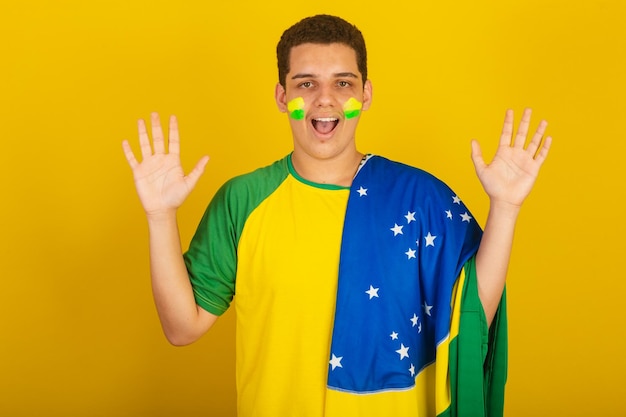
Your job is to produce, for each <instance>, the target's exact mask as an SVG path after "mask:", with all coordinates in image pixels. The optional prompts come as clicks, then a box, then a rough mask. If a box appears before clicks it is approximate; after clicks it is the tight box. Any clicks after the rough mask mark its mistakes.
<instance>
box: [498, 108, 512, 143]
mask: <svg viewBox="0 0 626 417" xmlns="http://www.w3.org/2000/svg"><path fill="white" fill-rule="evenodd" d="M512 137H513V110H511V109H508V110H507V111H506V113H505V115H504V124H503V125H502V134H501V135H500V146H511V138H512Z"/></svg>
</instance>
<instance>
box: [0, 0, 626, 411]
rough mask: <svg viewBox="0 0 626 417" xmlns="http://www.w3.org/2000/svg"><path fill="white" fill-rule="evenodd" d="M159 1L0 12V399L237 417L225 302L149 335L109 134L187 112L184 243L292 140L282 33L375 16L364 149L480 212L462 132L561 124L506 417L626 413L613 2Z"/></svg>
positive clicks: (522, 232) (135, 247) (135, 220)
mask: <svg viewBox="0 0 626 417" xmlns="http://www.w3.org/2000/svg"><path fill="white" fill-rule="evenodd" d="M305 3H306V4H303V5H301V4H299V3H297V2H293V1H283V0H280V1H275V2H273V3H272V4H267V2H257V1H249V0H243V1H239V2H227V1H220V2H212V1H207V2H200V1H196V2H173V1H156V0H151V1H148V0H140V1H134V2H133V1H128V0H108V1H100V0H98V1H77V0H74V1H70V0H57V1H44V0H39V1H20V2H17V1H8V2H4V3H3V6H2V7H1V8H0V39H1V40H0V62H1V65H0V83H1V87H0V104H1V109H0V110H1V111H0V122H1V134H0V141H1V144H0V170H1V171H0V178H1V181H2V182H1V190H0V192H1V195H2V200H1V201H2V203H1V204H0V236H1V238H0V245H1V246H0V256H1V258H0V337H1V341H0V415H2V416H33V415H40V416H169V415H171V416H173V415H175V416H198V415H201V414H204V415H214V416H228V415H233V414H234V411H233V410H234V404H235V399H234V369H233V366H234V356H233V342H234V341H233V338H234V332H233V325H234V320H233V319H234V317H233V315H232V313H231V312H228V313H227V314H226V315H225V316H224V317H223V318H222V319H220V320H219V321H218V324H217V325H216V326H215V328H214V329H213V330H212V331H211V332H210V333H209V334H207V335H206V336H205V337H204V338H203V339H202V340H201V341H199V342H198V343H196V344H195V345H192V346H189V347H185V348H175V347H171V346H169V345H168V344H167V342H166V341H165V338H164V337H163V336H162V334H161V330H160V327H159V324H158V320H157V317H156V313H155V310H154V307H153V304H152V298H151V293H150V286H149V276H148V258H147V234H146V224H145V219H144V217H143V213H142V209H141V207H140V205H139V202H138V199H137V197H136V195H135V191H134V187H133V183H132V178H131V173H130V170H129V168H128V166H127V165H126V161H125V160H124V158H123V154H122V150H121V146H120V144H121V141H122V139H125V138H127V139H130V140H131V141H132V144H133V147H134V148H135V149H137V143H136V120H137V119H138V118H143V117H148V116H149V113H150V112H151V111H158V112H160V113H161V114H163V115H168V114H171V113H175V114H177V115H178V117H179V123H180V126H181V135H182V140H183V152H184V153H183V164H184V166H185V167H186V168H187V169H189V168H191V167H192V166H193V164H194V163H195V161H197V160H198V159H199V158H200V157H201V156H202V155H204V154H209V155H210V156H211V161H210V162H209V166H208V168H207V172H206V174H205V176H204V177H203V179H202V180H201V181H200V183H199V184H198V187H197V189H196V190H195V192H194V193H193V194H192V195H191V197H190V199H189V200H188V201H187V203H186V204H185V205H184V206H183V208H182V209H181V210H180V213H179V218H180V229H181V234H182V239H183V242H184V245H185V246H186V244H187V242H188V241H189V238H190V237H191V235H192V233H193V231H194V229H195V227H196V224H197V222H198V221H199V218H200V216H201V214H202V212H203V210H204V207H205V205H206V204H207V202H208V200H209V199H210V197H211V196H212V194H213V193H214V191H215V190H216V188H217V187H218V186H219V185H220V184H221V183H222V182H223V181H225V180H226V179H227V178H229V177H231V176H233V175H236V174H239V173H242V172H245V171H248V170H250V169H252V168H255V167H257V166H260V165H264V164H266V163H269V162H272V161H273V160H275V159H278V158H280V157H282V156H283V155H285V154H286V153H287V152H288V151H289V150H290V149H291V143H290V136H289V130H288V125H287V121H286V120H285V117H286V116H285V115H284V114H281V113H279V112H278V111H277V110H276V107H275V104H274V101H273V91H274V85H275V82H276V77H277V75H276V69H275V56H274V48H275V44H276V42H277V41H278V38H279V36H280V34H281V33H282V30H283V29H285V28H286V27H287V26H289V25H291V24H292V23H294V22H295V21H297V20H299V19H300V18H302V17H304V16H307V15H310V14H314V13H320V12H326V13H333V14H339V15H342V16H343V17H345V18H347V19H348V20H351V21H352V22H354V23H356V24H357V25H358V26H359V27H360V28H361V29H362V31H363V32H364V34H365V36H366V40H367V42H368V48H369V57H370V61H369V70H370V78H371V79H372V81H373V85H374V102H373V106H372V108H371V109H370V110H369V112H366V113H365V114H364V115H363V117H362V120H361V127H360V131H359V134H358V142H359V147H360V149H361V150H363V151H367V152H373V153H380V154H384V155H385V156H388V157H390V158H393V159H398V160H401V161H404V162H407V163H410V164H413V165H417V166H420V167H423V168H425V169H427V170H429V171H431V172H433V173H435V174H436V175H438V176H439V177H441V178H442V179H444V180H445V181H446V182H448V183H449V184H450V185H451V186H452V187H453V188H454V189H455V190H456V191H457V192H458V194H459V195H460V196H461V197H462V198H463V199H464V200H465V202H466V203H467V204H468V205H469V206H470V207H471V208H472V209H473V212H474V214H475V216H476V217H477V218H478V219H479V221H481V223H482V222H484V219H485V215H486V209H487V201H486V198H485V196H484V195H483V193H482V190H481V188H480V184H479V183H478V181H477V179H476V178H475V176H474V172H473V167H472V164H471V161H470V158H469V154H470V145H469V143H470V139H471V138H477V139H479V140H480V141H481V143H482V145H483V148H484V152H485V154H486V155H487V156H491V155H492V154H493V151H494V149H495V145H496V143H497V139H498V135H499V131H500V126H501V121H502V118H503V115H504V110H505V109H506V108H507V107H511V108H513V109H514V110H515V111H516V114H517V115H518V116H519V114H520V113H521V110H522V109H523V108H524V107H525V106H531V107H533V109H534V111H535V117H536V118H535V119H534V123H533V126H536V123H537V122H538V119H537V118H539V117H542V118H546V119H547V120H548V121H549V122H550V126H549V132H550V134H552V135H553V136H554V138H555V141H554V145H553V149H552V153H551V155H550V157H549V159H548V161H547V163H546V165H545V167H544V169H543V171H542V173H541V177H540V180H539V182H538V184H537V186H536V188H535V190H534V191H533V193H532V194H531V196H530V198H529V200H528V201H527V203H526V206H525V208H524V210H523V213H522V216H521V218H520V221H519V228H518V231H517V235H516V242H515V253H514V256H513V259H512V265H511V272H510V276H509V281H508V283H509V284H508V288H509V306H510V307H509V317H510V320H509V323H510V374H509V375H510V377H509V383H508V385H507V403H506V411H507V413H506V414H507V416H592V415H603V416H623V415H626V384H624V382H623V381H624V375H625V374H626V360H625V359H624V357H623V352H625V351H626V338H625V337H624V336H625V334H624V333H625V332H624V318H625V313H624V301H623V300H624V296H623V294H624V292H625V290H626V285H625V284H624V282H625V280H624V274H623V271H622V269H621V267H622V264H621V261H622V260H623V257H624V249H625V244H624V236H625V232H626V230H624V229H625V226H624V224H625V223H626V213H625V210H624V185H623V181H624V179H625V178H626V175H625V174H626V172H625V166H626V163H625V162H624V154H625V151H626V146H625V144H624V143H625V139H626V138H625V135H624V120H625V117H626V103H625V98H624V97H625V95H626V87H625V78H624V76H625V74H626V57H625V54H626V29H625V25H626V3H624V2H623V1H621V0H614V1H611V0H596V1H586V2H584V1H578V0H574V1H573V0H515V1H485V0H479V1H472V2H469V1H468V2H459V4H456V3H455V4H454V6H452V4H453V3H452V2H435V1H421V0H420V1H412V0H411V1H409V0H404V1H393V0H390V1H383V2H373V3H371V4H370V3H363V2H356V3H354V2H352V3H350V2H349V3H345V5H341V4H338V3H337V2H335V3H333V4H332V6H331V4H330V3H328V4H327V6H310V5H308V4H309V3H310V2H305Z"/></svg>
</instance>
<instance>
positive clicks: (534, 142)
mask: <svg viewBox="0 0 626 417" xmlns="http://www.w3.org/2000/svg"><path fill="white" fill-rule="evenodd" d="M546 127H548V122H546V121H545V120H542V121H541V122H539V126H537V130H536V131H535V134H534V135H533V138H532V139H531V141H530V143H529V144H528V147H527V148H526V149H527V151H528V152H529V153H530V154H531V155H532V156H533V157H535V154H536V153H537V149H539V145H541V139H542V138H543V135H544V133H546Z"/></svg>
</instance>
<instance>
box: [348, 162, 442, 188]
mask: <svg viewBox="0 0 626 417" xmlns="http://www.w3.org/2000/svg"><path fill="white" fill-rule="evenodd" d="M358 176H362V177H366V178H368V179H370V180H376V181H381V182H383V183H385V184H386V185H387V186H392V185H393V186H400V187H402V186H405V187H409V186H410V187H420V188H432V189H439V190H441V191H446V192H447V191H449V190H450V188H449V187H448V185H447V184H446V183H444V182H443V181H442V180H441V179H439V178H437V177H436V176H435V175H433V174H431V173H429V172H427V171H424V170H423V169H420V168H417V167H414V166H411V165H407V164H405V163H402V162H397V161H393V160H390V159H387V158H385V157H382V156H379V155H371V156H369V158H368V160H367V162H366V163H365V165H363V168H362V169H361V170H360V171H359V174H358ZM358 176H357V177H358Z"/></svg>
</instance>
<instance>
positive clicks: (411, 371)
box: [409, 364, 415, 376]
mask: <svg viewBox="0 0 626 417" xmlns="http://www.w3.org/2000/svg"><path fill="white" fill-rule="evenodd" d="M409 372H410V373H411V376H415V366H413V364H411V367H410V368H409Z"/></svg>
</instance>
